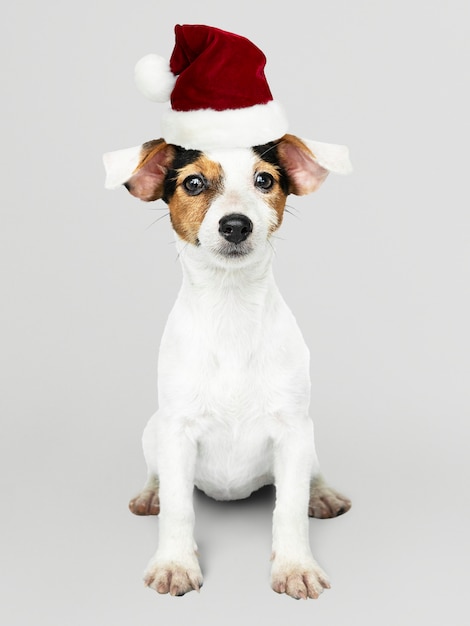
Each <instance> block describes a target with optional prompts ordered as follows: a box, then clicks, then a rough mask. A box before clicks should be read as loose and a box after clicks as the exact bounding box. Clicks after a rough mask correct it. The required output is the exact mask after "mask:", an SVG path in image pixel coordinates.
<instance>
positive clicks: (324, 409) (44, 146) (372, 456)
mask: <svg viewBox="0 0 470 626" xmlns="http://www.w3.org/2000/svg"><path fill="white" fill-rule="evenodd" d="M228 6H229V5H228V4H227V3H224V2H220V0H217V2H215V1H214V2H203V3H194V2H189V1H188V0H179V2H177V3H174V5H171V4H169V3H158V2H144V1H142V0H135V1H134V2H132V3H131V2H122V1H119V0H118V1H116V0H114V1H111V0H103V1H101V2H97V1H96V2H82V3H67V2H65V3H64V2H59V1H52V0H51V1H50V2H48V3H46V5H44V4H43V3H37V2H33V1H32V0H29V1H21V0H19V1H18V2H16V3H12V2H11V3H8V6H7V7H4V8H3V9H2V23H1V29H2V33H1V38H0V41H1V45H2V47H3V51H2V54H1V62H2V66H3V68H2V98H1V105H2V116H1V118H2V119H1V124H2V150H1V153H2V154H1V156H2V173H3V185H2V200H1V232H0V239H1V247H0V254H1V265H0V272H1V309H0V316H1V332H2V344H1V352H0V359H1V375H2V378H1V380H2V389H1V398H0V400H1V405H2V406H1V420H2V428H1V438H0V446H1V463H2V468H1V472H0V481H1V496H2V497H1V506H2V516H1V520H2V532H1V542H2V550H1V559H0V563H1V565H0V567H1V576H2V579H1V585H0V593H1V594H2V598H1V599H0V612H1V613H2V614H3V615H2V623H4V624H8V625H9V626H16V625H20V624H21V625H25V624H38V625H41V626H42V625H45V626H46V625H47V626H55V625H58V626H59V625H60V626H64V625H66V626H75V625H85V624H86V625H87V626H95V625H106V624H113V625H116V626H121V625H131V624H132V625H133V626H134V625H136V624H154V623H159V624H165V625H169V626H171V625H173V624H175V625H176V624H184V623H191V624H195V625H197V626H199V625H202V624H210V625H212V624H214V625H215V624H219V623H223V624H230V625H232V624H234V625H235V624H237V625H238V624H240V623H241V624H256V623H260V621H261V620H263V623H264V620H265V621H266V623H270V624H274V625H276V626H277V625H281V624H285V623H290V624H296V625H297V624H298V625H303V624H311V623H314V624H322V625H337V624H359V623H360V624H371V625H372V624H374V625H376V624H380V625H381V626H388V625H392V624H393V625H396V624H404V625H415V624H423V625H424V624H426V625H432V624H436V625H442V624H452V625H453V624H462V623H464V622H465V620H466V619H468V615H467V613H468V611H467V605H468V601H467V600H466V599H465V596H466V594H467V588H468V582H469V581H468V565H469V562H468V557H469V552H468V548H469V545H468V519H469V512H470V511H469V508H470V507H469V498H468V478H469V463H468V435H469V425H468V418H469V416H470V402H469V390H468V375H469V365H470V363H469V353H470V345H469V343H470V342H469V339H470V334H469V331H468V319H469V318H470V311H469V308H470V307H469V278H470V276H469V273H470V272H469V267H470V264H469V261H470V259H469V243H470V234H469V221H470V220H469V199H468V142H469V137H468V111H469V108H470V107H469V104H470V103H469V100H468V78H469V64H468V59H469V56H468V53H469V44H468V40H469V9H468V2H458V1H455V0H454V1H452V0H451V1H447V2H437V1H436V0H428V1H426V2H425V1H424V0H422V1H415V2H413V1H412V0H411V1H410V0H408V1H406V2H405V1H403V0H401V1H400V0H393V1H392V0H386V1H384V2H380V1H372V0H370V1H367V0H356V1H355V2H349V1H346V0H344V1H342V2H340V1H338V2H335V1H332V2H313V3H305V2H303V1H300V0H290V1H289V2H288V3H286V4H285V5H284V4H281V3H264V4H260V3H253V2H242V1H239V2H237V3H235V4H234V5H233V6H231V5H230V9H229V8H228ZM307 8H308V10H309V14H308V15H307V14H306V9H307ZM175 23H206V24H210V25H213V26H219V27H221V28H224V29H227V30H231V31H234V32H237V33H239V34H243V35H245V36H247V37H249V38H250V39H252V40H253V41H254V42H255V43H256V44H257V45H258V46H259V47H261V48H262V49H263V51H264V52H265V53H266V55H267V57H268V66H267V68H266V73H267V76H268V79H269V82H270V86H271V89H272V91H273V93H274V96H275V97H276V99H278V100H279V101H281V102H282V103H283V104H284V106H285V108H286V110H287V112H288V115H289V119H290V123H291V131H292V132H294V133H296V134H298V135H300V136H304V137H307V138H310V139H316V140H319V141H327V142H336V143H345V144H347V145H349V147H350V149H351V155H352V159H353V162H354V165H355V173H354V175H353V176H350V177H339V176H331V177H330V178H329V179H328V181H327V182H326V184H325V186H324V187H323V188H322V189H321V190H320V191H319V192H318V193H317V194H316V195H313V196H309V197H307V198H296V197H291V198H290V204H291V205H292V207H293V209H292V210H293V211H294V212H295V213H296V214H297V219H296V218H295V217H292V216H290V215H287V217H286V220H285V223H284V226H283V229H282V231H281V232H280V233H279V236H280V239H278V240H277V241H276V247H277V256H276V259H275V272H276V275H277V278H278V282H279V284H280V287H281V290H282V291H283V293H284V295H285V297H286V299H287V301H288V302H289V303H290V305H291V307H292V309H293V311H294V313H295V314H296V316H297V318H298V320H299V323H300V325H301V328H302V329H303V332H304V334H305V337H306V340H307V342H308V344H309V346H310V348H311V352H312V379H313V401H312V411H313V413H314V416H315V422H316V433H317V442H318V443H317V446H318V452H319V455H320V460H321V462H322V466H323V470H324V473H325V474H326V476H327V477H328V479H329V480H330V482H331V483H332V484H333V485H334V486H336V487H337V488H339V489H341V490H343V491H344V492H345V493H346V494H347V495H349V496H350V497H351V498H352V500H353V508H352V510H351V512H350V513H348V514H347V515H346V516H344V517H342V518H339V519H337V520H332V521H323V520H311V522H310V528H311V540H312V546H313V550H314V554H315V555H316V557H317V559H318V561H319V562H320V563H321V564H322V565H323V567H324V568H325V569H326V570H327V571H328V573H329V574H330V576H331V579H332V583H333V588H332V589H331V591H328V592H326V593H325V594H323V596H322V597H321V598H320V599H319V600H318V601H309V602H295V601H294V600H291V599H290V598H287V597H285V596H278V595H276V594H274V593H273V592H272V591H271V590H270V588H269V583H268V579H269V556H270V526H271V521H270V516H271V511H272V506H273V493H272V491H271V490H269V489H267V490H265V491H264V492H262V493H261V494H259V495H258V496H256V497H254V498H251V499H249V500H247V501H244V502H238V503H232V504H221V503H216V502H214V501H211V500H209V499H208V498H206V497H204V496H202V495H199V494H198V495H197V496H196V499H195V502H196V509H197V527H196V533H197V539H198V542H199V545H200V551H201V555H202V566H203V569H204V572H205V586H204V588H203V589H202V591H201V593H200V594H196V593H191V594H189V595H187V596H185V597H183V598H170V597H164V596H158V595H157V594H155V593H153V592H151V591H150V590H148V589H145V588H144V587H143V584H142V582H141V576H142V572H143V569H144V567H145V565H146V563H147V560H148V558H149V557H150V556H151V554H152V552H153V550H154V549H155V546H156V540H157V534H158V520H157V519H155V518H152V519H140V518H136V517H134V516H132V515H131V514H130V513H129V512H128V510H127V501H128V499H129V498H130V497H131V496H132V495H134V494H135V493H136V491H137V490H138V489H139V487H140V486H141V485H142V483H143V480H144V476H145V466H144V461H143V457H142V454H141V450H140V437H141V432H142V429H143V427H144V424H145V423H146V421H147V419H148V417H149V416H150V415H151V413H152V412H153V411H154V409H155V408H156V406H157V398H156V385H155V379H156V357H157V349H158V343H159V338H160V335H161V332H162V329H163V325H164V322H165V319H166V316H167V314H168V311H169V309H170V307H171V305H172V302H173V300H174V298H175V295H176V292H177V290H178V287H179V282H180V269H179V265H178V262H177V260H176V253H175V250H174V247H173V245H172V241H173V235H172V233H171V231H170V227H169V223H168V219H167V218H165V219H163V220H161V221H160V222H156V223H154V222H155V220H156V219H157V218H158V217H160V216H161V215H163V213H164V211H163V210H162V209H163V208H164V205H163V203H160V202H158V203H155V204H154V205H153V206H152V205H144V204H143V203H139V202H138V201H137V200H135V199H134V198H132V197H131V196H129V195H128V194H127V193H126V192H125V191H124V190H118V191H115V192H110V191H105V190H104V187H103V182H104V172H103V168H102V163H101V154H102V153H103V152H105V151H108V150H114V149H119V148H125V147H128V146H133V145H136V144H138V143H141V142H143V141H145V140H147V139H151V138H155V137H158V136H159V118H160V114H161V112H162V110H163V108H164V106H165V105H157V104H152V103H150V102H148V101H146V100H145V99H144V98H143V97H142V96H141V95H140V94H139V93H138V92H137V90H136V88H135V87H134V83H133V67H134V64H135V62H136V61H137V60H138V59H139V58H140V57H141V56H143V55H144V54H146V53H148V52H157V53H159V54H162V55H163V56H166V57H167V58H168V57H169V55H170V53H171V50H172V48H173V44H174V36H173V26H174V24H175Z"/></svg>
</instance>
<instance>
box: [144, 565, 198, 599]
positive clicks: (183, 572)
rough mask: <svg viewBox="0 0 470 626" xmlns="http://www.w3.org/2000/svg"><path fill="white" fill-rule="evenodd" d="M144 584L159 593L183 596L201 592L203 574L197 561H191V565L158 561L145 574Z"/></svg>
mask: <svg viewBox="0 0 470 626" xmlns="http://www.w3.org/2000/svg"><path fill="white" fill-rule="evenodd" d="M144 582H145V584H146V585H147V587H151V588H152V589H154V590H155V591H157V592H158V593H169V594H170V595H172V596H183V595H184V594H185V593H188V591H193V590H194V591H199V589H200V588H201V587H202V573H201V569H200V567H199V563H198V562H197V559H191V562H190V563H184V562H183V561H164V562H160V561H158V560H156V561H153V562H151V563H150V565H149V567H148V569H147V571H146V572H145V575H144Z"/></svg>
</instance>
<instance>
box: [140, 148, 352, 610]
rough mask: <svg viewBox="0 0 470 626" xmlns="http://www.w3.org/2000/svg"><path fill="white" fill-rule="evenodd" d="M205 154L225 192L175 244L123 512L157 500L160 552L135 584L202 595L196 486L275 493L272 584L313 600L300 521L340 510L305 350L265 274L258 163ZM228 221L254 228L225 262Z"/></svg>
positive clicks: (226, 153)
mask: <svg viewBox="0 0 470 626" xmlns="http://www.w3.org/2000/svg"><path fill="white" fill-rule="evenodd" d="M206 156H207V157H208V158H210V159H212V160H214V161H216V162H217V163H219V164H220V165H221V167H222V171H223V176H224V186H223V193H222V194H218V195H216V197H215V199H214V201H213V203H212V204H211V206H210V207H209V209H208V211H207V213H206V215H205V217H204V219H203V221H202V223H201V225H200V228H199V233H198V239H199V242H200V245H199V246H195V245H192V244H188V243H186V242H184V241H182V240H178V243H177V246H178V249H179V258H180V260H181V264H182V268H183V283H182V287H181V290H180V292H179V295H178V297H177V300H176V303H175V305H174V307H173V309H172V311H171V314H170V316H169V318H168V321H167V324H166V328H165V331H164V334H163V338H162V342H161V348H160V353H159V363H158V372H159V378H158V395H159V409H158V411H157V413H156V414H155V415H154V416H153V417H152V418H151V419H150V421H149V423H148V425H147V427H146V429H145V432H144V436H143V448H144V454H145V459H146V462H147V465H148V482H147V485H146V486H145V487H144V490H143V491H142V492H141V494H139V496H137V498H136V499H135V500H134V501H133V502H134V505H135V502H136V501H138V500H139V499H140V501H145V502H147V501H150V500H151V499H152V498H153V499H155V498H156V496H157V490H158V498H159V505H160V532H159V545H158V549H157V551H156V554H155V555H154V557H153V558H152V559H151V561H150V563H149V565H148V568H147V571H146V574H145V580H146V582H147V584H148V585H149V586H151V587H153V588H154V589H155V590H156V591H158V592H160V593H168V592H169V593H171V594H173V595H182V594H183V593H186V592H187V591H190V590H191V589H199V587H200V586H201V584H202V573H201V570H200V567H199V564H198V559H197V555H196V543H195V539H194V510H193V504H192V494H193V488H194V485H196V486H197V487H198V488H200V489H202V490H203V491H204V492H205V493H207V494H208V495H209V496H212V497H214V498H216V499H222V500H223V499H238V498H246V497H248V496H249V495H250V494H251V493H252V492H253V491H254V490H256V489H259V488H260V487H262V486H263V485H266V484H270V483H273V484H275V486H276V505H275V510H274V513H273V544H272V554H273V563H272V586H273V588H274V589H275V590H276V591H278V592H285V593H287V594H288V595H291V596H293V597H296V598H307V597H310V598H316V597H318V595H319V594H320V593H321V592H322V591H323V589H324V588H327V587H329V582H328V578H327V576H326V574H325V573H324V572H323V571H322V569H321V568H320V567H319V566H318V564H317V563H316V562H315V560H314V559H313V556H312V553H311V549H310V545H309V536H308V513H309V510H310V514H311V515H317V516H318V517H331V516H334V515H337V514H340V513H341V512H344V511H345V510H347V509H348V508H349V506H350V503H349V501H348V500H347V499H346V498H344V497H343V496H341V495H340V494H338V493H337V492H335V491H334V490H332V489H330V488H329V487H327V486H326V484H325V483H324V482H323V479H322V478H321V475H320V470H319V463H318V459H317V455H316V452H315V445H314V436H313V423H312V420H311V418H310V416H309V401H310V379H309V351H308V349H307V347H306V345H305V342H304V340H303V337H302V334H301V332H300V330H299V328H298V326H297V323H296V321H295V319H294V316H293V315H292V313H291V311H290V310H289V308H288V307H287V305H286V304H285V302H284V300H283V298H282V296H281V294H280V292H279V290H278V288H277V286H276V283H275V280H274V277H273V272H272V255H273V248H272V245H271V242H270V231H271V227H272V225H273V224H275V221H276V215H275V212H274V210H273V208H272V207H271V206H270V205H269V203H268V202H267V201H266V195H265V194H264V193H263V192H262V191H260V190H259V189H256V188H255V186H254V184H253V168H254V163H255V162H256V161H257V157H255V155H254V153H253V151H252V150H251V149H244V148H241V149H236V150H233V149H232V150H218V151H213V152H208V153H206ZM233 213H237V214H240V213H241V214H243V215H245V216H246V217H247V218H249V219H250V220H251V222H252V223H253V232H252V233H251V235H250V236H249V238H248V240H247V242H246V244H247V246H248V249H249V253H247V254H246V255H244V256H242V257H240V258H236V259H233V258H227V257H226V256H224V255H223V253H221V252H220V250H221V245H222V244H223V243H224V241H223V238H222V237H221V234H220V233H219V231H218V225H219V221H220V219H221V218H222V217H224V216H226V215H228V214H233ZM309 503H310V504H309ZM131 505H132V503H131ZM309 507H310V508H309ZM326 509H328V510H327V511H326V513H325V510H326Z"/></svg>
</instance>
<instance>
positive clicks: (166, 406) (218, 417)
mask: <svg viewBox="0 0 470 626" xmlns="http://www.w3.org/2000/svg"><path fill="white" fill-rule="evenodd" d="M188 254H190V252H189V253H188ZM270 257H271V254H270V252H268V247H267V248H266V255H265V258H264V261H263V262H261V263H259V264H257V265H256V266H250V267H247V268H238V269H236V270H232V271H228V270H226V269H221V268H216V269H214V268H213V267H212V268H210V269H207V268H206V270H205V273H204V272H201V267H200V266H198V267H197V271H195V272H193V271H192V267H191V263H190V258H187V259H186V261H185V255H184V252H183V255H182V263H183V269H184V281H183V286H182V288H181V291H180V293H179V296H178V298H177V301H176V303H175V306H174V308H173V310H172V312H171V314H170V316H169V319H168V322H167V326H166V329H165V332H164V335H163V339H162V344H161V348H160V357H159V407H160V410H159V415H160V419H161V420H164V421H168V422H169V421H171V422H172V424H173V426H175V424H176V423H179V424H180V426H181V427H182V428H184V429H185V431H186V433H187V435H188V436H189V437H190V438H191V439H194V440H196V441H198V446H199V454H198V460H197V466H196V484H197V485H198V486H200V487H201V488H203V489H204V491H206V492H208V493H209V494H210V495H213V496H215V497H218V498H223V497H234V496H235V495H236V497H244V496H245V495H249V493H251V492H252V491H253V490H254V489H256V488H257V487H259V486H260V484H263V483H264V482H268V481H269V478H270V475H271V470H272V468H271V454H270V447H271V446H272V443H273V441H274V440H275V439H276V438H277V437H279V436H280V433H281V431H282V430H283V429H284V428H285V427H286V426H287V425H288V424H289V422H291V421H293V420H296V421H298V420H299V419H305V417H306V415H307V411H308V404H309V391H310V383H309V372H308V369H309V354H308V350H307V347H306V346H305V343H304V341H303V338H302V335H301V333H300V331H299V329H298V326H297V324H296V322H295V319H294V317H293V315H292V313H291V312H290V310H289V309H288V307H287V305H286V304H285V302H284V300H283V299H282V297H281V295H280V293H279V291H278V289H277V287H276V285H275V282H274V279H273V276H272V271H271V258H270ZM188 261H189V262H188ZM208 273H210V276H209V275H208ZM230 485H231V486H230Z"/></svg>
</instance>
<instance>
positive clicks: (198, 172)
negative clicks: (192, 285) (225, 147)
mask: <svg viewBox="0 0 470 626" xmlns="http://www.w3.org/2000/svg"><path fill="white" fill-rule="evenodd" d="M197 181H200V184H201V185H202V189H201V191H199V192H198V193H194V191H195V190H197V185H198V183H197ZM222 188H223V176H222V168H221V166H220V164H219V163H215V162H214V161H211V160H210V159H208V158H207V157H206V156H205V155H203V154H201V155H200V156H198V157H197V158H196V159H195V161H193V162H192V163H190V164H188V165H185V166H184V167H181V168H180V169H178V170H176V186H175V191H174V193H173V195H172V197H171V198H170V199H169V201H168V206H169V207H170V218H171V223H172V225H173V228H174V229H175V231H176V232H177V233H178V235H179V236H180V237H181V238H182V239H184V240H185V241H187V242H189V243H192V244H195V245H197V243H198V233H199V227H200V225H201V223H202V220H203V219H204V216H205V215H206V213H207V211H208V209H209V207H210V205H211V202H212V201H213V199H214V197H215V196H216V195H217V194H219V193H221V191H222Z"/></svg>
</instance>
